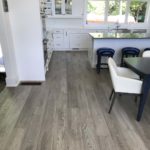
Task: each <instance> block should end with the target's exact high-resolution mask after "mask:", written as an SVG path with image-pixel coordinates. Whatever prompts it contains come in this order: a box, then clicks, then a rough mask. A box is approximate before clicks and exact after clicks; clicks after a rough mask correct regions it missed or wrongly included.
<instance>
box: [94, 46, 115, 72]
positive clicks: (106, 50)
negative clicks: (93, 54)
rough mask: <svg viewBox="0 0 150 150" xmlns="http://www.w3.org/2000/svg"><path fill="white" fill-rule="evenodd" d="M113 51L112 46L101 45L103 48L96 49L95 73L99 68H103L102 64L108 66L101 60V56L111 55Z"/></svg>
mask: <svg viewBox="0 0 150 150" xmlns="http://www.w3.org/2000/svg"><path fill="white" fill-rule="evenodd" d="M114 53H115V50H114V49H112V48H108V47H103V48H99V49H97V65H96V69H97V73H99V72H100V69H104V66H108V64H107V63H102V62H101V58H102V57H113V56H114ZM102 66H103V67H102ZM105 68H106V67H105ZM107 68H108V67H107Z"/></svg>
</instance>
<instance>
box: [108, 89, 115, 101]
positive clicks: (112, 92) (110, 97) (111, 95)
mask: <svg viewBox="0 0 150 150" xmlns="http://www.w3.org/2000/svg"><path fill="white" fill-rule="evenodd" d="M113 95H114V89H112V91H111V94H110V96H109V100H110V101H111V99H112V97H113Z"/></svg>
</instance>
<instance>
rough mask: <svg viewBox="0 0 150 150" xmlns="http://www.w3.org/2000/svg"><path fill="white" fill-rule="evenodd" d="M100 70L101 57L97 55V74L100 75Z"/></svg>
mask: <svg viewBox="0 0 150 150" xmlns="http://www.w3.org/2000/svg"><path fill="white" fill-rule="evenodd" d="M100 68H101V56H100V55H97V65H96V70H97V73H100Z"/></svg>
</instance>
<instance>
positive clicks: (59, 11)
mask: <svg viewBox="0 0 150 150" xmlns="http://www.w3.org/2000/svg"><path fill="white" fill-rule="evenodd" d="M66 14H67V15H72V0H55V15H66Z"/></svg>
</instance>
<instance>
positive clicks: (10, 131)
mask: <svg viewBox="0 0 150 150" xmlns="http://www.w3.org/2000/svg"><path fill="white" fill-rule="evenodd" d="M46 78H47V80H46V82H44V83H43V84H42V85H40V86H38V85H37V86H19V87H17V88H5V89H4V90H3V91H2V92H1V93H0V97H1V98H0V150H149V149H150V143H149V140H150V130H149V125H150V117H149V113H150V109H149V108H150V102H148V103H147V105H146V107H145V112H144V114H143V117H142V120H141V122H139V123H138V122H137V121H136V119H135V117H136V113H137V109H138V107H137V104H135V103H134V97H133V96H129V95H123V96H122V97H118V99H117V101H116V103H115V105H114V108H113V110H112V113H111V114H110V115H109V114H108V113H107V112H108V108H109V103H110V102H109V100H108V98H109V94H110V92H111V81H110V77H109V72H108V70H102V71H101V74H99V75H98V74H97V73H96V71H95V70H94V69H91V68H90V65H89V62H88V58H87V53H86V52H54V54H53V57H52V61H51V63H50V66H49V72H48V73H47V75H46Z"/></svg>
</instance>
